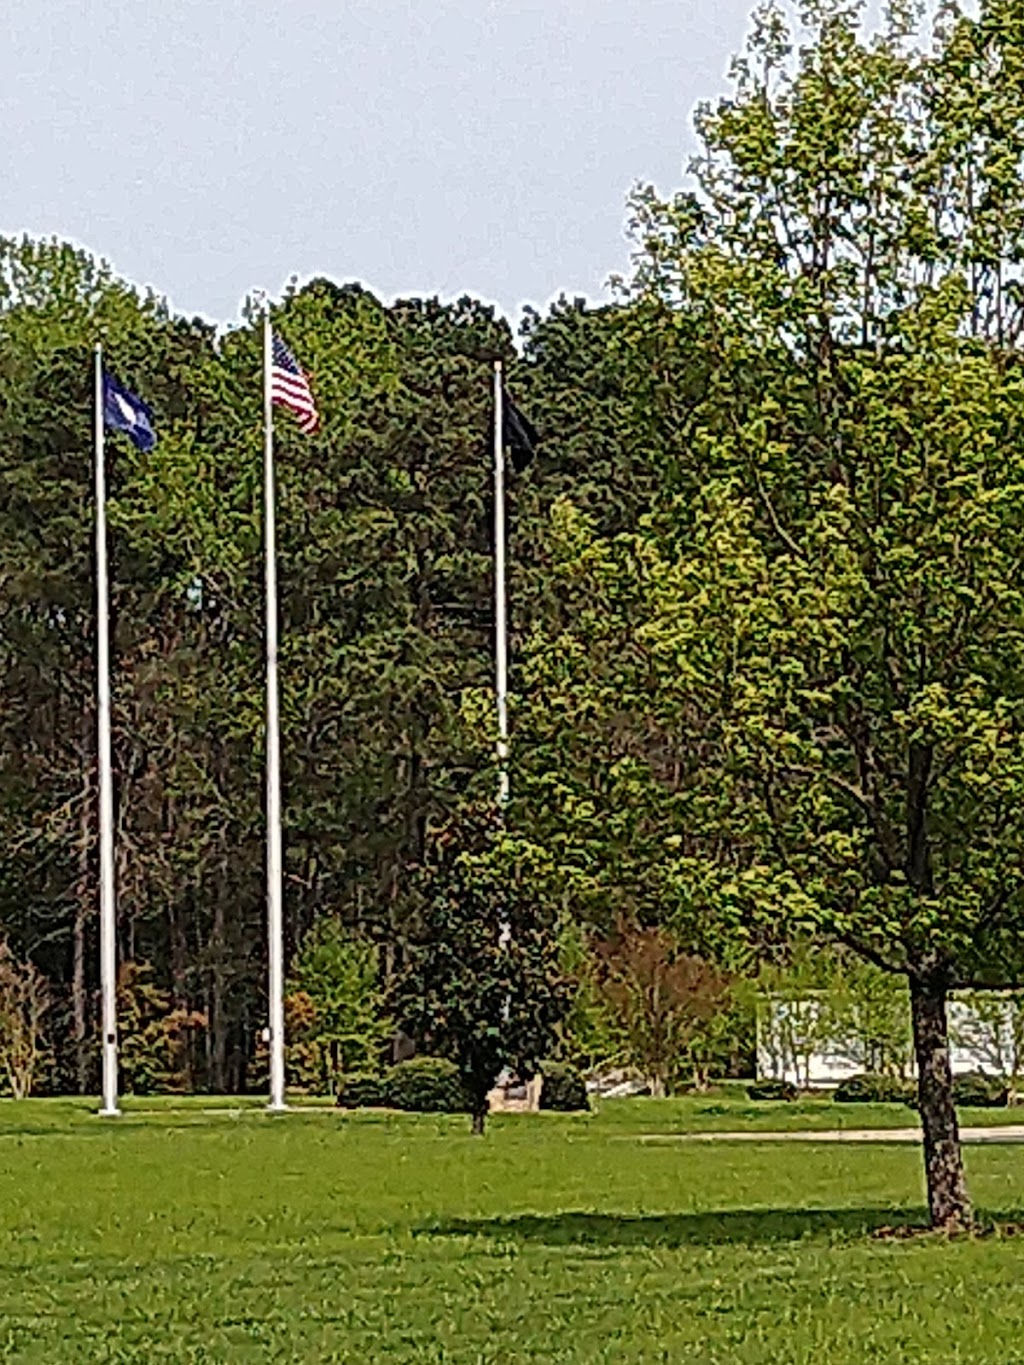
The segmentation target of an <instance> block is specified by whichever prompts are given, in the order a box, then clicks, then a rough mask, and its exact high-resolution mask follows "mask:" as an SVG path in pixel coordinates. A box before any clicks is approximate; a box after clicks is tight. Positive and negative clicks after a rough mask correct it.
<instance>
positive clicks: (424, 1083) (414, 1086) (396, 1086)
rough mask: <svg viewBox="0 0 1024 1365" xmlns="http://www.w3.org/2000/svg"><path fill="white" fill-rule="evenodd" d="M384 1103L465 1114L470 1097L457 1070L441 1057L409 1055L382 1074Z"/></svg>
mask: <svg viewBox="0 0 1024 1365" xmlns="http://www.w3.org/2000/svg"><path fill="white" fill-rule="evenodd" d="M384 1095H385V1103H386V1104H389V1105H390V1106H391V1107H392V1109H406V1110H409V1111H410V1112H412V1113H417V1114H467V1113H469V1112H470V1110H471V1107H472V1106H471V1104H470V1098H469V1095H468V1093H467V1091H466V1087H465V1086H464V1085H463V1083H462V1077H461V1076H460V1075H459V1069H458V1067H457V1066H456V1065H455V1063H454V1062H449V1061H448V1060H447V1058H445V1057H410V1059H409V1060H408V1061H407V1062H398V1063H397V1065H395V1066H393V1067H391V1068H390V1070H389V1071H388V1072H387V1073H386V1075H385V1077H384Z"/></svg>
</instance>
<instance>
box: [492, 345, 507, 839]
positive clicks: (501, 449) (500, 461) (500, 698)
mask: <svg viewBox="0 0 1024 1365" xmlns="http://www.w3.org/2000/svg"><path fill="white" fill-rule="evenodd" d="M502 396H503V385H502V376H501V361H500V360H496V361H495V362H494V692H495V700H496V702H497V708H498V745H497V753H498V807H499V811H502V812H503V811H504V808H505V806H506V805H507V804H508V798H509V776H508V614H507V598H506V589H505V435H504V431H503V429H502V428H503V422H502V416H503V403H502Z"/></svg>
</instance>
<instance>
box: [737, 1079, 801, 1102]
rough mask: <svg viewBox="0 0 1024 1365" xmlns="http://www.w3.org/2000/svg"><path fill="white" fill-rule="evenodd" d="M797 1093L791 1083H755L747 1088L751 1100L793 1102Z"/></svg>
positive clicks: (767, 1081)
mask: <svg viewBox="0 0 1024 1365" xmlns="http://www.w3.org/2000/svg"><path fill="white" fill-rule="evenodd" d="M799 1093H800V1092H799V1091H798V1090H797V1088H796V1086H795V1085H794V1084H793V1083H792V1081H769V1080H765V1081H755V1082H754V1084H753V1085H748V1086H747V1095H748V1097H749V1098H750V1099H752V1100H795V1099H796V1098H797V1096H798V1095H799Z"/></svg>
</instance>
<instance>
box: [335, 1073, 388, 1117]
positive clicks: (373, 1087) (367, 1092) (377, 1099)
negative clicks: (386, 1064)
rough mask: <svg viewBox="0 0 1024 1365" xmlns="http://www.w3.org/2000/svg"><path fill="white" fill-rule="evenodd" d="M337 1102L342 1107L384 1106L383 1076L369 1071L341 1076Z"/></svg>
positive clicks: (385, 1099) (385, 1096)
mask: <svg viewBox="0 0 1024 1365" xmlns="http://www.w3.org/2000/svg"><path fill="white" fill-rule="evenodd" d="M337 1102H338V1104H339V1105H341V1107H342V1109H380V1108H384V1107H385V1106H386V1105H387V1103H388V1100H387V1093H386V1088H385V1080H384V1077H383V1076H375V1075H373V1074H371V1073H370V1072H369V1071H353V1072H352V1073H351V1075H348V1076H342V1078H341V1086H340V1088H339V1090H338V1101H337Z"/></svg>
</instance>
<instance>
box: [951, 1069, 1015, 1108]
mask: <svg viewBox="0 0 1024 1365" xmlns="http://www.w3.org/2000/svg"><path fill="white" fill-rule="evenodd" d="M1007 1095H1008V1089H1007V1085H1006V1081H1005V1080H1003V1078H1002V1077H1001V1076H986V1075H985V1073H984V1072H983V1071H968V1072H965V1073H964V1075H962V1076H954V1077H953V1103H954V1104H956V1105H957V1106H961V1107H964V1108H968V1107H969V1108H975V1109H1003V1108H1005V1106H1006V1102H1007Z"/></svg>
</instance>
